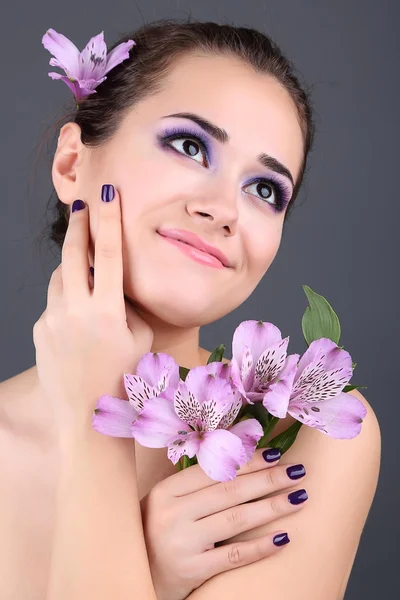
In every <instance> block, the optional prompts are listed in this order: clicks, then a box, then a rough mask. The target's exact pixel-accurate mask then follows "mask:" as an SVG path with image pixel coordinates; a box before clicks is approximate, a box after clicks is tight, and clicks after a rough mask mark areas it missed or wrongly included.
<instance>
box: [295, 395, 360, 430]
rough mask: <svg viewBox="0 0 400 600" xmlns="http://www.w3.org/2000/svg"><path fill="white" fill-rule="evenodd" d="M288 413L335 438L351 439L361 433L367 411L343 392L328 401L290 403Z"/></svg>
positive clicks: (357, 400) (356, 399)
mask: <svg viewBox="0 0 400 600" xmlns="http://www.w3.org/2000/svg"><path fill="white" fill-rule="evenodd" d="M288 412H289V414H291V415H292V417H294V418H295V419H297V420H298V421H300V422H301V423H304V425H308V426H309V427H315V428H316V429H319V430H320V431H322V432H323V433H325V434H327V435H330V436H331V437H333V438H337V439H351V438H353V437H356V436H357V435H358V434H359V433H360V431H361V423H362V422H363V420H364V419H365V417H366V414H367V409H366V408H365V406H364V404H363V403H362V402H360V400H359V399H358V398H356V397H355V396H353V395H352V394H346V393H343V392H342V393H340V394H338V395H337V396H335V397H334V398H330V399H328V400H321V401H317V402H301V403H296V402H293V403H289V409H288Z"/></svg>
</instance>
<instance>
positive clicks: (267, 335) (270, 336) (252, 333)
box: [232, 320, 282, 367]
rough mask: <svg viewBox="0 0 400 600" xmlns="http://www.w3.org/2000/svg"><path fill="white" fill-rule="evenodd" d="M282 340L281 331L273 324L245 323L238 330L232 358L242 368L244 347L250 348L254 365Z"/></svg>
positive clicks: (251, 321)
mask: <svg viewBox="0 0 400 600" xmlns="http://www.w3.org/2000/svg"><path fill="white" fill-rule="evenodd" d="M281 339H282V334H281V331H280V329H278V327H276V325H274V324H273V323H267V322H264V321H253V320H249V321H243V322H242V323H240V325H239V326H238V327H237V328H236V330H235V332H234V334H233V339H232V358H235V359H236V361H237V362H238V363H239V366H240V367H241V366H242V365H241V358H242V355H243V350H244V347H245V346H247V347H249V348H250V352H251V355H252V357H253V360H254V363H256V362H257V361H258V359H259V357H260V355H261V354H262V353H263V352H264V351H265V349H266V348H268V347H269V346H272V344H275V343H276V342H278V341H279V340H281Z"/></svg>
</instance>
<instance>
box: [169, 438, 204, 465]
mask: <svg viewBox="0 0 400 600" xmlns="http://www.w3.org/2000/svg"><path fill="white" fill-rule="evenodd" d="M199 447H200V436H199V432H198V431H192V432H190V433H188V434H187V435H182V434H181V435H179V436H178V437H177V438H175V439H174V440H173V441H171V442H170V443H169V446H168V458H169V460H170V461H171V462H172V463H173V464H174V465H176V463H177V462H178V460H179V459H180V458H181V456H183V455H185V456H188V457H189V458H193V456H195V455H196V454H197V452H198V450H199Z"/></svg>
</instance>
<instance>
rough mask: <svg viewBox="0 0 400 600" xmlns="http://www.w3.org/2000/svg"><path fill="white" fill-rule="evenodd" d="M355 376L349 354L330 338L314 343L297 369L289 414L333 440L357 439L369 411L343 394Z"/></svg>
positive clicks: (357, 401) (350, 396)
mask: <svg viewBox="0 0 400 600" xmlns="http://www.w3.org/2000/svg"><path fill="white" fill-rule="evenodd" d="M352 375H353V367H352V359H351V356H350V354H349V353H348V352H346V351H345V350H342V349H341V348H339V347H338V346H337V344H335V342H333V341H332V340H330V339H328V338H321V339H319V340H315V341H313V342H311V344H310V346H309V347H308V349H307V350H306V352H305V353H304V354H303V356H302V357H301V360H300V362H299V364H298V366H297V370H296V375H295V378H294V385H293V389H292V391H291V394H290V399H289V408H288V412H289V414H290V415H292V417H294V418H295V419H297V420H298V421H301V423H304V425H309V426H310V427H315V428H316V429H319V430H320V431H322V432H323V433H325V434H327V435H330V436H331V437H333V438H338V439H351V438H353V437H356V436H357V435H358V434H359V433H360V431H361V423H362V422H363V420H364V419H365V417H366V415H367V409H366V408H365V406H364V404H363V403H362V402H360V400H358V398H355V396H353V395H351V394H346V393H343V392H342V391H341V390H342V389H343V387H344V386H345V385H347V384H348V382H349V381H350V379H351V377H352ZM267 403H268V400H267Z"/></svg>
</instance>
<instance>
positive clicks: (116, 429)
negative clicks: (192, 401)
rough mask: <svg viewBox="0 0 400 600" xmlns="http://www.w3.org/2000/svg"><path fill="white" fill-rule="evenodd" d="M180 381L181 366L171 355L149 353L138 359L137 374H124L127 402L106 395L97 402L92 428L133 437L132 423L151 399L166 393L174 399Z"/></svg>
mask: <svg viewBox="0 0 400 600" xmlns="http://www.w3.org/2000/svg"><path fill="white" fill-rule="evenodd" d="M178 383H179V366H178V365H177V364H176V362H175V361H174V359H173V358H172V357H171V356H169V354H164V353H162V352H148V353H147V354H144V356H142V358H141V359H140V361H139V362H138V365H137V368H136V375H130V374H127V373H124V385H125V389H126V393H127V395H128V401H126V400H123V399H122V398H116V397H114V396H109V395H108V394H104V395H103V396H101V397H100V398H99V400H98V402H97V406H96V409H95V412H94V415H93V419H92V424H93V428H94V429H95V430H96V431H98V432H99V433H103V434H104V435H111V436H113V437H127V438H131V437H133V432H132V423H133V422H134V421H135V420H136V419H137V417H138V415H139V414H140V413H141V411H142V410H143V407H144V405H145V402H146V401H147V400H148V399H149V398H157V397H158V396H160V395H161V394H164V395H165V397H166V398H170V401H171V400H173V394H174V391H175V389H176V388H177V386H178Z"/></svg>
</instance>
